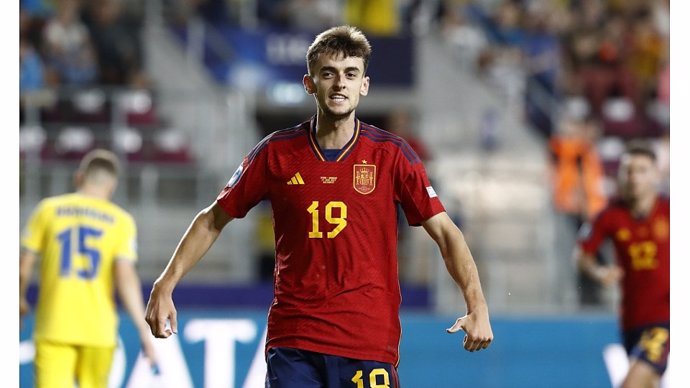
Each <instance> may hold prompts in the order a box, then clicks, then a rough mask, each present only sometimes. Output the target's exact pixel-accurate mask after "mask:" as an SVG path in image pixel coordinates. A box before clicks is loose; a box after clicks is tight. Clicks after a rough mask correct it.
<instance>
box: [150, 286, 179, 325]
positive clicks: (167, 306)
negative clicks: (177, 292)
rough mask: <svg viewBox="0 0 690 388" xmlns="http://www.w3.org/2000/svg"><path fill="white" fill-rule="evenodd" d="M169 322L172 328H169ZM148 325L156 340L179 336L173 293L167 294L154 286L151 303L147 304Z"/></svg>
mask: <svg viewBox="0 0 690 388" xmlns="http://www.w3.org/2000/svg"><path fill="white" fill-rule="evenodd" d="M168 320H169V321H170V327H167V323H168ZM146 323H148V325H149V327H150V328H151V334H153V335H154V337H156V338H168V337H170V336H171V335H172V334H173V333H175V334H177V310H175V304H174V303H173V300H172V292H166V291H164V290H162V289H160V288H159V286H157V285H156V284H154V286H153V289H152V290H151V296H150V297H149V302H148V303H147V304H146Z"/></svg>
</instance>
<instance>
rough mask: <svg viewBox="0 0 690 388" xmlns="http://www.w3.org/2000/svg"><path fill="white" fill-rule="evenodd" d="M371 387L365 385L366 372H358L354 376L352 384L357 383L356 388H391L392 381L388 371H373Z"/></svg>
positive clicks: (370, 375) (370, 379)
mask: <svg viewBox="0 0 690 388" xmlns="http://www.w3.org/2000/svg"><path fill="white" fill-rule="evenodd" d="M368 380H369V385H366V384H364V382H365V379H364V372H362V370H358V371H357V372H355V375H354V376H352V382H353V383H355V384H356V385H355V388H390V386H391V381H390V377H389V376H388V371H387V370H385V369H383V368H376V369H372V370H371V372H370V373H369V379H368Z"/></svg>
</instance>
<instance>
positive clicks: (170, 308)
mask: <svg viewBox="0 0 690 388" xmlns="http://www.w3.org/2000/svg"><path fill="white" fill-rule="evenodd" d="M231 220H232V218H231V217H230V216H228V214H227V213H225V211H224V210H223V209H221V208H220V205H218V203H217V202H214V203H213V204H211V206H209V207H207V208H205V209H203V210H202V211H200V212H199V214H197V215H196V217H195V218H194V220H193V221H192V223H191V224H190V225H189V228H187V231H186V232H185V234H184V235H183V236H182V239H181V240H180V242H179V244H178V245H177V248H176V249H175V252H174V253H173V255H172V258H171V259H170V261H169V262H168V265H167V266H166V267H165V269H164V270H163V273H162V274H161V275H160V276H159V277H158V279H157V280H156V281H155V282H154V283H153V288H152V289H151V295H150V296H149V301H148V304H147V305H146V322H147V323H148V324H149V327H150V328H151V333H153V335H154V336H156V337H158V338H167V337H169V336H170V335H172V334H173V333H177V311H176V310H175V305H174V304H173V300H172V292H173V290H174V289H175V286H176V285H177V283H178V282H179V281H180V279H182V277H183V276H184V275H185V274H186V273H187V272H189V270H190V269H192V267H194V265H196V263H198V262H199V260H201V258H202V257H203V256H204V254H206V252H207V251H208V249H209V248H210V247H211V245H213V243H214V242H215V241H216V239H217V238H218V235H220V232H221V231H222V230H223V228H224V227H225V225H227V224H228V222H230V221H231ZM168 320H170V328H169V329H166V327H165V326H166V323H167V321H168Z"/></svg>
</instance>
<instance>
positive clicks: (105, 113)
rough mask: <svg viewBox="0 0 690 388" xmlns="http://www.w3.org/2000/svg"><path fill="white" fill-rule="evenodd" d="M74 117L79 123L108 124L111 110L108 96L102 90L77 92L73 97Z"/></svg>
mask: <svg viewBox="0 0 690 388" xmlns="http://www.w3.org/2000/svg"><path fill="white" fill-rule="evenodd" d="M71 103H72V106H73V112H74V117H73V118H72V120H74V121H75V122H79V123H107V122H109V121H110V109H109V107H108V104H107V96H106V94H105V92H104V91H103V90H102V89H86V90H80V91H78V92H76V93H75V94H74V95H73V96H72V97H71Z"/></svg>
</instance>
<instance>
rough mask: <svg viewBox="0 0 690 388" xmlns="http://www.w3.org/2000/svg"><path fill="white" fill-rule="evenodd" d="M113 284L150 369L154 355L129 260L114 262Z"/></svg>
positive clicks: (136, 277) (142, 303)
mask: <svg viewBox="0 0 690 388" xmlns="http://www.w3.org/2000/svg"><path fill="white" fill-rule="evenodd" d="M115 284H116V286H117V292H118V295H119V296H120V301H121V302H122V305H123V306H124V308H125V310H126V311H127V314H129V316H130V317H131V318H132V322H134V326H135V327H136V328H137V333H138V334H139V341H140V342H141V349H142V351H143V352H144V356H146V358H147V359H148V360H149V362H150V363H151V366H152V367H155V366H156V365H157V362H156V354H155V352H154V348H153V342H152V341H151V334H149V329H148V326H147V325H146V321H145V320H144V301H143V298H142V297H141V280H140V279H139V275H138V274H137V270H136V267H135V266H134V263H133V262H131V261H129V260H116V261H115Z"/></svg>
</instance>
